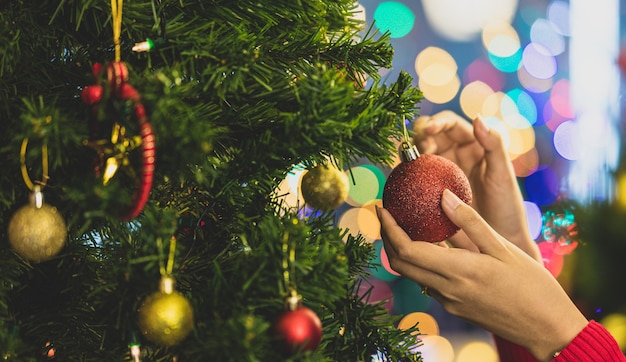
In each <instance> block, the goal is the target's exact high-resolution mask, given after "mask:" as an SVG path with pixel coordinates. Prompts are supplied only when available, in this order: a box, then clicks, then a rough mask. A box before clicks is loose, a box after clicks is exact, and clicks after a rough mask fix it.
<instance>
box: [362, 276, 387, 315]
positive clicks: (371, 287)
mask: <svg viewBox="0 0 626 362" xmlns="http://www.w3.org/2000/svg"><path fill="white" fill-rule="evenodd" d="M357 295H358V296H359V297H361V298H363V299H364V300H365V302H367V303H369V304H377V303H380V302H384V307H385V309H386V310H388V311H390V312H391V310H392V307H393V300H392V293H391V286H390V285H389V284H388V283H387V282H385V281H383V280H380V279H377V278H374V277H369V278H367V279H361V280H360V284H359V290H358V291H357Z"/></svg>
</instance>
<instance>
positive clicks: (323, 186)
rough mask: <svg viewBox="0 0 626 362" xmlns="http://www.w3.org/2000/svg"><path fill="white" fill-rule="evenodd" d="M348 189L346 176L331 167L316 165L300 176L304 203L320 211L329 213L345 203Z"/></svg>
mask: <svg viewBox="0 0 626 362" xmlns="http://www.w3.org/2000/svg"><path fill="white" fill-rule="evenodd" d="M349 188H350V184H349V183H348V176H347V175H346V174H345V173H344V172H341V171H339V170H338V169H337V168H335V167H333V166H328V165H318V166H315V167H313V168H312V169H310V170H308V171H307V172H306V173H305V174H304V175H303V176H302V183H301V190H302V197H304V201H306V203H307V204H309V205H310V206H311V207H313V208H316V209H319V210H322V211H330V210H332V209H334V208H336V207H338V206H339V205H341V204H342V203H343V202H344V201H346V198H347V197H348V190H349Z"/></svg>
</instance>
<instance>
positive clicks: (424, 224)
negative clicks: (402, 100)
mask: <svg viewBox="0 0 626 362" xmlns="http://www.w3.org/2000/svg"><path fill="white" fill-rule="evenodd" d="M415 152H417V150H415ZM444 189H448V190H450V191H452V192H453V193H454V194H455V195H457V196H458V197H459V198H460V199H461V200H463V201H464V202H465V203H467V204H471V202H472V190H471V188H470V185H469V181H468V179H467V177H466V176H465V174H464V173H463V171H462V170H461V169H460V168H459V167H458V166H457V165H456V164H455V163H454V162H452V161H450V160H448V159H447V158H444V157H441V156H437V155H428V154H424V155H420V156H418V157H417V158H415V159H413V160H408V161H404V162H402V163H400V164H399V165H398V166H396V167H395V168H394V169H393V170H392V171H391V174H390V175H389V177H388V178H387V182H386V183H385V188H384V190H383V207H384V208H385V209H387V210H388V211H389V213H391V215H392V216H393V217H394V218H395V219H396V222H397V223H398V225H400V227H402V229H404V231H406V233H407V234H408V235H409V237H411V240H416V241H429V242H439V241H443V240H445V239H447V238H449V237H450V236H452V235H454V234H455V233H456V232H457V231H458V230H459V227H458V226H456V225H455V224H454V223H453V222H452V221H451V220H450V219H449V218H448V216H446V214H445V212H444V211H443V209H442V208H441V196H442V195H443V190H444Z"/></svg>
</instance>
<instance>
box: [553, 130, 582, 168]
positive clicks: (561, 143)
mask: <svg viewBox="0 0 626 362" xmlns="http://www.w3.org/2000/svg"><path fill="white" fill-rule="evenodd" d="M575 137H576V124H575V123H574V122H573V121H566V122H563V123H561V124H560V125H559V126H558V127H557V128H556V130H554V149H555V150H556V152H558V153H559V155H561V157H563V158H565V159H567V160H576V159H578V157H579V153H580V145H578V144H576V143H574V142H572V139H574V138H575Z"/></svg>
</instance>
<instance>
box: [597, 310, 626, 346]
mask: <svg viewBox="0 0 626 362" xmlns="http://www.w3.org/2000/svg"><path fill="white" fill-rule="evenodd" d="M600 324H602V325H603V326H604V327H605V328H606V329H607V330H608V331H609V332H610V333H611V335H612V336H613V338H615V341H616V342H617V344H618V345H619V347H620V349H621V350H622V351H623V350H625V349H626V315H625V314H621V313H612V314H609V315H607V316H606V317H604V318H602V319H601V320H600Z"/></svg>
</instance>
